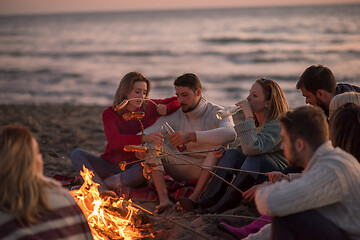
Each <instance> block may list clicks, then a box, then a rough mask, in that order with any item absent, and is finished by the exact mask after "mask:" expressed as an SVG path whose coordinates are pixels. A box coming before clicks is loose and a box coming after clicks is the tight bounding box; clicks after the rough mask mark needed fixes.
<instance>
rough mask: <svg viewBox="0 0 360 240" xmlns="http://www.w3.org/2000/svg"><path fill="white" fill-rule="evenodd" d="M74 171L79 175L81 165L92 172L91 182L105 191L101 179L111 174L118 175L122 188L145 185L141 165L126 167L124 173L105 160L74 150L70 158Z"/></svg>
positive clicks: (80, 150) (81, 168)
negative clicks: (97, 184)
mask: <svg viewBox="0 0 360 240" xmlns="http://www.w3.org/2000/svg"><path fill="white" fill-rule="evenodd" d="M70 159H71V163H72V164H73V166H74V169H75V170H76V172H77V173H78V174H79V173H80V171H82V170H83V165H84V166H85V167H86V168H87V169H89V170H90V171H93V173H94V177H93V179H92V180H93V181H94V182H96V183H99V184H100V188H101V189H103V190H106V186H105V184H104V183H103V181H102V179H104V178H106V177H109V176H111V175H113V174H118V173H120V181H121V185H122V186H123V187H137V186H140V185H142V184H144V183H146V181H147V180H146V179H145V178H144V176H143V167H142V166H141V163H135V164H130V165H127V166H126V168H125V171H122V170H121V169H120V167H119V166H118V165H114V164H111V163H109V162H108V161H106V160H105V159H103V158H101V157H98V156H95V155H93V154H91V153H89V152H86V151H84V150H82V149H79V148H78V149H75V150H74V151H73V152H72V153H71V156H70Z"/></svg>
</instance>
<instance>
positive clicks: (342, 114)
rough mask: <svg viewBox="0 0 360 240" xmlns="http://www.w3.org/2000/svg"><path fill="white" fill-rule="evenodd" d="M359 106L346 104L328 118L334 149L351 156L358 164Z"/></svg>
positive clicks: (359, 142) (359, 148)
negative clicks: (341, 150)
mask: <svg viewBox="0 0 360 240" xmlns="http://www.w3.org/2000/svg"><path fill="white" fill-rule="evenodd" d="M359 133H360V106H359V105H356V104H354V103H346V104H345V105H342V106H340V107H339V108H338V109H336V110H335V112H334V114H333V115H332V116H331V118H330V139H331V141H332V144H333V146H334V147H339V148H341V149H343V150H345V151H346V152H348V153H350V154H352V155H353V156H354V157H355V158H356V159H357V160H358V161H359V162H360V137H359Z"/></svg>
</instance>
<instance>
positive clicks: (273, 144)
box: [235, 119, 288, 168]
mask: <svg viewBox="0 0 360 240" xmlns="http://www.w3.org/2000/svg"><path fill="white" fill-rule="evenodd" d="M235 130H236V133H237V136H238V140H239V141H240V144H239V146H238V147H237V148H241V149H242V151H243V153H244V154H245V155H259V154H267V155H268V156H270V157H271V158H272V159H273V160H274V161H275V162H276V163H277V164H278V165H279V166H280V167H281V168H286V167H287V165H288V163H287V160H286V158H285V157H284V154H283V151H282V150H281V149H280V147H281V136H280V131H281V128H280V123H279V122H278V121H277V120H273V121H271V122H268V123H266V124H265V125H264V127H263V128H262V129H261V130H260V131H259V132H258V133H257V132H256V126H255V121H254V120H251V119H249V120H246V121H242V122H240V123H239V124H237V125H236V126H235Z"/></svg>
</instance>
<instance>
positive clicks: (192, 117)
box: [145, 97, 236, 152]
mask: <svg viewBox="0 0 360 240" xmlns="http://www.w3.org/2000/svg"><path fill="white" fill-rule="evenodd" d="M220 109H222V108H221V107H220V106H218V105H215V104H213V103H210V102H208V101H206V99H205V98H203V97H201V99H200V101H199V103H198V105H197V106H196V108H195V109H194V110H192V111H190V112H187V113H184V112H183V111H182V109H181V108H179V109H178V110H177V111H176V112H174V113H173V114H170V115H167V116H163V117H161V118H159V120H158V121H157V122H156V123H155V124H154V125H152V126H151V127H149V128H147V129H145V133H151V132H155V131H158V129H159V127H160V126H161V125H162V124H163V123H165V122H168V123H169V124H170V126H171V127H172V128H173V129H174V130H175V131H185V132H188V131H191V132H195V134H196V142H189V143H187V144H186V147H187V150H188V151H189V152H192V151H202V150H209V149H213V148H214V147H215V146H217V145H224V144H227V143H229V142H232V141H234V139H235V138H236V133H235V131H234V127H233V124H232V122H231V121H230V119H229V118H225V119H222V120H219V119H217V118H216V113H217V112H218V111H219V110H220Z"/></svg>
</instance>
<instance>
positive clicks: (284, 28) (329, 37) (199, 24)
mask: <svg viewBox="0 0 360 240" xmlns="http://www.w3.org/2000/svg"><path fill="white" fill-rule="evenodd" d="M359 12H360V5H341V6H340V5H337V6H309V7H274V8H238V9H213V10H179V11H151V12H106V13H82V14H58V15H32V16H2V17H1V16H0V103H25V104H30V103H35V104H37V103H69V104H86V105H91V104H96V105H110V104H111V103H112V100H113V96H114V93H115V91H116V88H117V86H118V83H119V81H120V79H121V78H122V76H123V75H125V74H126V73H127V72H129V71H139V72H141V73H143V74H144V75H145V76H147V77H148V78H149V79H150V80H151V81H152V85H153V88H152V90H151V92H150V97H152V98H164V97H169V96H172V95H174V87H173V81H174V79H175V78H176V77H177V76H179V75H181V74H183V73H185V72H193V73H195V74H197V75H198V76H199V77H200V79H201V81H202V83H203V87H204V91H203V92H204V95H205V97H206V98H207V99H209V100H211V101H213V102H215V103H217V104H220V105H223V106H229V105H233V104H234V103H236V102H237V101H239V100H241V99H244V98H246V96H247V95H248V91H249V89H250V87H251V85H252V84H253V82H254V81H255V79H257V78H258V77H262V76H266V77H270V78H272V79H274V80H276V81H277V82H278V83H279V84H280V86H281V87H282V89H283V91H284V92H285V95H286V97H287V99H288V101H289V104H290V106H291V107H296V106H299V105H303V104H304V99H303V97H302V96H301V92H300V91H299V90H297V89H296V87H295V84H296V81H297V79H298V77H299V76H300V75H301V73H302V72H303V71H304V70H305V69H306V68H307V67H308V66H310V65H312V64H324V65H326V66H328V67H330V68H331V69H332V70H333V72H334V74H335V76H336V79H337V81H338V82H348V83H353V84H357V85H360V15H359Z"/></svg>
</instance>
